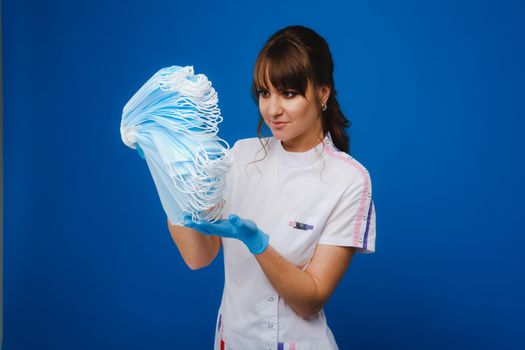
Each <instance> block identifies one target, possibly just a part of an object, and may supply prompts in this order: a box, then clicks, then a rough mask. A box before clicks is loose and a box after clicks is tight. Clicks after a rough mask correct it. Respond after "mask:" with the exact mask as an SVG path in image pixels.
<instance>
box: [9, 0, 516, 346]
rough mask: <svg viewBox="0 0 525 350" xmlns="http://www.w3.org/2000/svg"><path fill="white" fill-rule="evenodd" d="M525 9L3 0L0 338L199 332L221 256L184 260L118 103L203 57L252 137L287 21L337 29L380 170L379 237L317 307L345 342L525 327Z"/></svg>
mask: <svg viewBox="0 0 525 350" xmlns="http://www.w3.org/2000/svg"><path fill="white" fill-rule="evenodd" d="M524 18H525V4H524V2H523V1H498V2H497V1H461V2H459V1H449V0H446V1H437V0H431V1H415V0H414V1H401V0H399V1H388V2H381V1H353V2H350V3H347V2H344V1H338V2H318V1H304V0H301V1H285V2H283V1H273V0H267V1H260V2H253V3H250V4H247V3H244V2H239V3H234V2H221V3H218V2H212V1H209V2H201V1H187V2H181V1H149V2H145V1H128V2H123V1H100V0H91V1H57V0H55V1H36V0H32V1H30V0H16V1H15V0H10V1H3V4H2V24H3V28H2V29H3V33H2V34H3V55H4V57H3V58H4V66H3V73H4V96H5V100H4V108H5V121H4V127H5V130H4V132H5V139H4V146H5V149H4V152H5V153H4V156H5V164H4V166H5V183H4V185H5V198H4V199H5V226H4V228H5V231H4V250H5V251H4V344H3V349H5V350H18V349H54V350H59V349H190V348H191V349H209V348H211V345H212V341H213V334H214V326H215V318H216V311H217V308H218V306H219V302H220V297H221V293H222V287H223V268H222V257H220V258H218V259H217V260H216V261H214V263H213V264H212V265H211V266H210V267H208V268H205V269H203V270H198V271H190V270H189V269H188V268H187V267H186V265H185V264H184V262H183V261H182V259H181V257H180V255H179V253H178V250H177V248H176V247H175V245H174V244H173V242H172V240H171V237H170V234H169V232H168V230H167V227H166V218H165V214H164V212H163V210H162V208H161V205H160V201H159V199H158V196H157V192H156V189H155V187H154V184H153V181H152V179H151V175H150V174H149V171H148V168H147V166H146V164H145V163H144V162H143V161H142V160H141V159H140V158H139V157H138V156H137V154H136V153H135V152H133V151H132V150H130V149H128V148H126V147H125V146H124V144H123V143H122V142H121V140H120V134H119V124H120V117H121V112H122V107H123V106H124V104H125V103H126V102H127V100H128V99H129V98H130V97H131V96H132V94H133V93H134V92H135V91H136V90H137V89H138V88H139V87H140V86H141V85H142V84H143V83H144V82H145V81H146V80H147V79H148V78H149V77H150V76H151V75H152V74H153V73H154V72H156V71H157V70H158V69H160V68H162V67H165V66H170V65H193V66H194V67H195V70H196V72H197V73H204V74H206V75H207V76H208V77H209V78H210V80H211V81H212V82H213V84H214V87H215V88H216V89H217V91H218V92H219V97H220V107H221V110H222V114H223V116H224V118H225V120H224V122H223V124H221V136H222V137H223V138H225V139H226V140H227V141H229V142H232V143H233V142H234V141H235V140H237V139H238V138H245V137H252V136H255V135H256V124H257V117H258V115H257V108H256V105H255V104H254V103H253V101H252V100H251V98H250V95H249V88H250V82H251V73H252V69H253V64H254V62H255V58H256V56H257V54H258V52H259V49H260V48H261V47H262V45H263V44H264V42H265V40H266V39H267V38H268V37H269V36H270V35H271V34H272V33H273V32H275V31H276V30H278V29H280V28H281V27H283V26H286V25H290V24H302V25H306V26H310V27H312V28H313V29H315V30H316V31H318V32H319V33H320V34H321V35H322V36H324V37H325V38H326V39H327V41H328V43H329V44H330V46H331V49H332V53H333V56H334V60H335V64H336V69H335V81H336V87H337V89H338V92H339V99H340V102H341V104H342V107H343V110H344V111H345V113H346V115H347V116H348V117H349V119H351V121H352V123H353V125H352V128H351V138H352V154H353V156H354V157H356V158H357V159H358V160H359V161H360V162H362V163H363V164H364V165H365V166H366V167H367V168H368V169H369V171H370V173H371V175H372V181H373V185H374V198H375V203H376V209H377V228H378V231H377V234H378V241H377V253H376V254H374V255H370V256H358V257H357V258H356V259H355V260H354V261H353V262H352V264H351V266H350V268H349V270H348V272H347V273H346V276H345V278H344V280H343V281H342V282H341V284H340V285H339V287H338V289H337V290H336V292H335V294H334V295H333V297H332V298H331V300H330V302H329V303H328V305H327V307H326V312H327V316H328V320H329V324H330V325H331V327H332V330H333V332H334V334H335V336H336V339H337V340H338V343H339V345H340V347H341V349H445V348H446V349H466V348H471V349H485V348H486V349H488V348H498V349H511V348H516V347H519V345H520V344H521V345H522V344H523V342H524V341H525V339H524V335H523V324H524V316H523V315H524V314H525V306H524V301H523V295H524V288H523V286H524V282H525V281H524V273H523V270H524V269H523V267H524V257H523V256H524V254H523V253H522V249H523V244H524V243H525V240H524V234H523V233H524V230H523V228H522V227H521V218H522V217H523V214H522V210H523V207H524V206H523V198H524V195H525V193H524V192H525V191H524V186H523V179H524V178H525V174H524V167H523V158H524V157H523V151H524V150H525V147H524V146H525V145H524V141H523V137H522V136H523V135H522V134H523V127H524V117H525V108H524V97H525V94H524V92H525V84H524V81H525V69H524V62H525V52H524V46H525V45H524V33H525V24H524V22H525V20H524Z"/></svg>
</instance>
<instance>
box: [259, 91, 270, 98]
mask: <svg viewBox="0 0 525 350" xmlns="http://www.w3.org/2000/svg"><path fill="white" fill-rule="evenodd" d="M257 94H259V96H262V97H266V96H268V95H269V93H268V91H266V90H262V89H261V90H257Z"/></svg>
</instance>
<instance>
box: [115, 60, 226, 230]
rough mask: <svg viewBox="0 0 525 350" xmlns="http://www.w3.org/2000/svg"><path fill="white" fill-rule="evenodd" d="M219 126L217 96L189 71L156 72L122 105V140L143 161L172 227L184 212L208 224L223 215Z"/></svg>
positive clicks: (223, 158)
mask: <svg viewBox="0 0 525 350" xmlns="http://www.w3.org/2000/svg"><path fill="white" fill-rule="evenodd" d="M221 121H222V117H221V114H220V110H219V107H218V97H217V92H216V91H215V89H214V88H213V87H212V86H211V82H210V81H209V80H208V78H207V77H206V76H205V75H203V74H197V75H195V74H194V72H193V67H191V66H186V67H179V66H172V67H167V68H163V69H161V70H160V71H158V72H157V73H155V74H154V75H153V76H152V77H151V78H150V79H149V80H148V81H147V82H146V83H145V84H144V85H143V86H142V87H141V88H140V89H139V90H138V91H137V92H136V93H135V95H133V97H132V98H131V99H130V100H129V101H128V103H127V104H126V105H125V106H124V110H123V113H122V122H121V126H120V132H121V137H122V141H123V142H124V143H125V144H126V145H127V146H128V147H130V148H133V149H137V151H138V152H139V154H140V155H141V156H142V157H143V158H144V159H145V160H146V162H147V164H148V167H149V169H150V172H151V175H152V177H153V180H154V182H155V186H156V187H157V191H158V193H159V197H160V200H161V203H162V206H163V208H164V210H165V212H166V214H167V216H168V218H169V220H170V221H171V223H173V224H180V223H182V222H183V213H184V212H186V213H191V214H192V215H193V217H194V219H197V218H198V219H204V220H209V221H215V220H217V219H219V218H220V216H221V214H222V207H223V204H224V203H223V190H224V185H225V183H224V179H225V176H226V173H227V172H228V171H229V169H230V167H231V159H230V155H229V145H228V143H227V142H226V141H224V140H222V139H220V138H219V137H218V135H217V133H218V131H219V128H218V124H219V123H220V122H221Z"/></svg>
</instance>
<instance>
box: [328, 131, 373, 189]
mask: <svg viewBox="0 0 525 350" xmlns="http://www.w3.org/2000/svg"><path fill="white" fill-rule="evenodd" d="M323 153H324V154H325V159H326V160H327V161H328V162H329V163H330V164H331V165H332V167H333V168H334V171H335V172H336V173H338V174H339V176H341V175H343V174H344V176H342V178H345V179H346V180H347V181H348V182H349V183H354V184H355V183H356V182H358V183H359V182H370V174H369V172H368V169H367V168H366V167H365V166H364V165H363V164H362V163H361V162H359V161H358V160H357V159H355V158H354V157H352V156H351V155H349V154H348V153H346V152H343V151H341V150H339V149H338V148H337V147H336V146H335V145H334V144H333V143H332V142H331V140H330V139H328V140H327V139H325V141H324V148H323ZM345 182H346V181H345Z"/></svg>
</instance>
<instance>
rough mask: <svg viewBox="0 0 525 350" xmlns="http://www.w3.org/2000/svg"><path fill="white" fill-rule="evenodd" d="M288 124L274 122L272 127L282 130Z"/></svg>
mask: <svg viewBox="0 0 525 350" xmlns="http://www.w3.org/2000/svg"><path fill="white" fill-rule="evenodd" d="M286 124H288V122H272V126H273V127H274V128H275V129H282V128H284V126H285V125H286Z"/></svg>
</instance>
